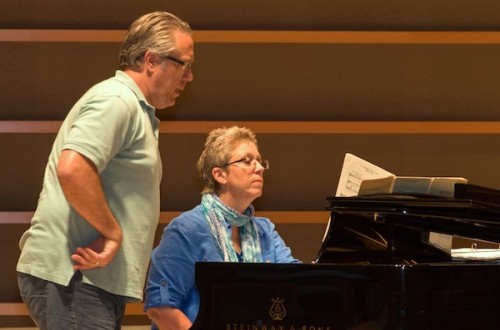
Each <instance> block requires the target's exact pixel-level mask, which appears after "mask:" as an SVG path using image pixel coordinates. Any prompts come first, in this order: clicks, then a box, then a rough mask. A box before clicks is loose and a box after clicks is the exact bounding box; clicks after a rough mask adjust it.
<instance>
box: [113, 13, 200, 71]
mask: <svg viewBox="0 0 500 330" xmlns="http://www.w3.org/2000/svg"><path fill="white" fill-rule="evenodd" d="M177 30H178V31H182V32H185V33H187V34H189V35H192V34H193V32H192V30H191V27H190V26H189V24H188V23H186V22H184V21H183V20H181V19H180V18H178V17H177V16H175V15H173V14H170V13H167V12H163V11H155V12H152V13H149V14H146V15H143V16H141V17H139V18H138V19H136V20H135V21H134V22H133V23H132V24H131V25H130V28H129V30H128V32H127V35H126V36H125V39H124V40H123V43H122V47H121V50H120V55H119V61H120V69H121V70H125V69H129V68H138V67H140V66H141V64H142V62H143V60H144V54H145V53H146V51H148V50H150V51H152V52H155V53H157V54H158V55H160V56H165V55H168V54H169V53H170V52H171V51H172V50H174V49H175V38H174V33H173V32H174V31H177Z"/></svg>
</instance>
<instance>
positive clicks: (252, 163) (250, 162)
mask: <svg viewBox="0 0 500 330" xmlns="http://www.w3.org/2000/svg"><path fill="white" fill-rule="evenodd" d="M257 163H259V164H260V165H261V166H262V167H263V168H264V169H266V170H268V169H269V161H268V160H265V159H256V158H250V157H243V158H241V159H238V160H235V161H233V162H229V163H226V164H224V166H229V165H233V164H241V165H243V167H246V168H255V167H256V166H257Z"/></svg>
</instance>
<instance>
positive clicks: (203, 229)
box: [145, 126, 299, 329]
mask: <svg viewBox="0 0 500 330" xmlns="http://www.w3.org/2000/svg"><path fill="white" fill-rule="evenodd" d="M266 169H269V162H268V161H266V160H263V159H261V157H260V154H259V150H258V148H257V140H256V138H255V135H254V133H253V132H252V131H251V130H249V129H247V128H240V127H236V126H233V127H231V128H219V129H215V130H213V131H212V132H210V134H209V135H208V137H207V140H206V142H205V149H204V150H203V153H202V154H201V156H200V159H199V160H198V172H199V173H200V176H201V177H202V179H203V182H204V188H203V191H202V198H201V204H200V205H198V206H196V207H195V208H194V209H192V210H190V211H187V212H184V213H183V214H181V215H180V216H179V217H177V218H175V219H173V220H172V221H171V222H170V224H169V225H168V226H167V228H166V229H165V231H164V233H163V237H162V238H161V241H160V243H159V245H158V247H156V248H155V249H154V251H153V255H152V258H151V268H150V273H149V278H148V283H147V286H146V304H145V308H146V311H147V314H148V316H149V317H150V318H151V319H152V320H153V323H154V324H153V328H155V326H156V327H158V328H159V329H189V327H190V326H191V325H192V323H193V322H194V320H195V319H196V315H197V313H198V308H199V302H200V300H199V295H198V291H197V290H196V287H195V278H194V277H195V276H194V274H195V272H194V271H195V263H196V262H197V261H227V262H276V263H290V262H299V261H298V260H297V259H294V258H293V257H292V255H291V251H290V249H289V248H288V247H287V246H286V245H285V243H284V241H283V240H282V239H281V237H280V236H279V235H278V233H277V232H276V231H275V229H274V225H273V223H272V222H271V221H270V220H269V219H266V218H261V217H255V216H254V208H253V206H252V204H251V203H252V202H253V201H254V200H255V199H256V198H258V197H260V196H261V195H262V187H263V184H264V170H266Z"/></svg>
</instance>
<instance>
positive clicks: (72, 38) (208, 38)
mask: <svg viewBox="0 0 500 330" xmlns="http://www.w3.org/2000/svg"><path fill="white" fill-rule="evenodd" d="M125 33H126V31H125V30H64V29H61V30H57V29H53V30H51V29H0V42H111V43H114V42H121V41H122V40H123V37H124V35H125ZM193 37H194V40H195V42H197V43H288V44H314V43H316V44H318V43H319V44H474V45H478V44H500V32H497V31H255V30H252V31H241V30H231V31H225V30H224V31H222V30H221V31H219V30H196V31H194V32H193Z"/></svg>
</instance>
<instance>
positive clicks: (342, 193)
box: [335, 153, 394, 197]
mask: <svg viewBox="0 0 500 330" xmlns="http://www.w3.org/2000/svg"><path fill="white" fill-rule="evenodd" d="M389 176H392V177H394V174H392V173H391V172H388V171H386V170H384V169H383V168H380V167H378V166H376V165H373V164H372V163H370V162H367V161H366V160H364V159H361V158H359V157H357V156H355V155H353V154H350V153H346V154H345V157H344V163H343V165H342V171H341V173H340V179H339V184H338V186H337V192H336V194H335V196H336V197H352V196H357V195H358V192H359V187H360V185H361V182H362V181H363V180H367V179H379V178H386V177H389Z"/></svg>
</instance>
